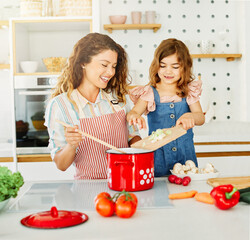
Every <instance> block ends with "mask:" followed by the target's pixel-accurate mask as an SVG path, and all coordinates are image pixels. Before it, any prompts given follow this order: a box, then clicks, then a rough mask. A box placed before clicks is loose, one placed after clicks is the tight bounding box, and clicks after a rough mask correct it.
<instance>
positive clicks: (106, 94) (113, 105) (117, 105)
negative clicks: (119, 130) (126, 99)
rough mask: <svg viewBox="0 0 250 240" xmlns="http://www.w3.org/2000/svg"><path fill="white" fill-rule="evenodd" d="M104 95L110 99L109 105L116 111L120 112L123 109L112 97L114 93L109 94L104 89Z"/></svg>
mask: <svg viewBox="0 0 250 240" xmlns="http://www.w3.org/2000/svg"><path fill="white" fill-rule="evenodd" d="M102 93H103V95H104V97H105V98H106V99H107V100H108V102H109V105H110V106H111V107H112V109H113V111H114V112H119V111H121V110H122V108H121V106H120V105H119V104H118V101H117V100H116V99H114V98H113V97H112V94H108V93H106V92H104V91H102Z"/></svg>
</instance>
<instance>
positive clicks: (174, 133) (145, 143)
mask: <svg viewBox="0 0 250 240" xmlns="http://www.w3.org/2000/svg"><path fill="white" fill-rule="evenodd" d="M162 130H163V132H166V131H168V130H170V131H171V133H170V134H166V136H165V137H164V138H163V139H161V140H158V141H156V142H154V143H152V141H151V140H150V136H148V137H146V138H143V139H142V140H140V141H138V142H136V143H134V144H132V145H131V147H132V148H140V149H146V150H152V151H155V150H156V149H158V148H160V147H162V146H164V145H166V144H167V143H170V142H172V141H174V140H176V139H177V138H179V137H181V136H183V135H184V134H186V133H187V131H186V130H184V129H183V128H182V126H181V125H178V126H175V127H172V128H163V129H162ZM168 132H169V131H168Z"/></svg>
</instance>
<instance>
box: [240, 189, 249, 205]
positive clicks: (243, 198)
mask: <svg viewBox="0 0 250 240" xmlns="http://www.w3.org/2000/svg"><path fill="white" fill-rule="evenodd" d="M238 191H239V193H240V202H245V203H250V187H248V188H243V189H239V190H238Z"/></svg>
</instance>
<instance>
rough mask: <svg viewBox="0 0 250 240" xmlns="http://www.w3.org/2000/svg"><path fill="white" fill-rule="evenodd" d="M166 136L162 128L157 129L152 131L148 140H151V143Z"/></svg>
mask: <svg viewBox="0 0 250 240" xmlns="http://www.w3.org/2000/svg"><path fill="white" fill-rule="evenodd" d="M165 136H166V134H165V133H164V132H163V130H162V129H157V130H156V131H153V132H152V133H151V135H150V137H149V140H151V142H152V143H154V142H157V141H158V140H161V139H163V138H164V137H165Z"/></svg>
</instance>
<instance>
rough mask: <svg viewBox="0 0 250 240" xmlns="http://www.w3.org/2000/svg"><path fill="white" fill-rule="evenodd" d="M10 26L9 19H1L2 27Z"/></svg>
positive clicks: (0, 25) (0, 26) (0, 24)
mask: <svg viewBox="0 0 250 240" xmlns="http://www.w3.org/2000/svg"><path fill="white" fill-rule="evenodd" d="M8 27H9V21H3V20H1V21H0V29H1V28H8Z"/></svg>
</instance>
